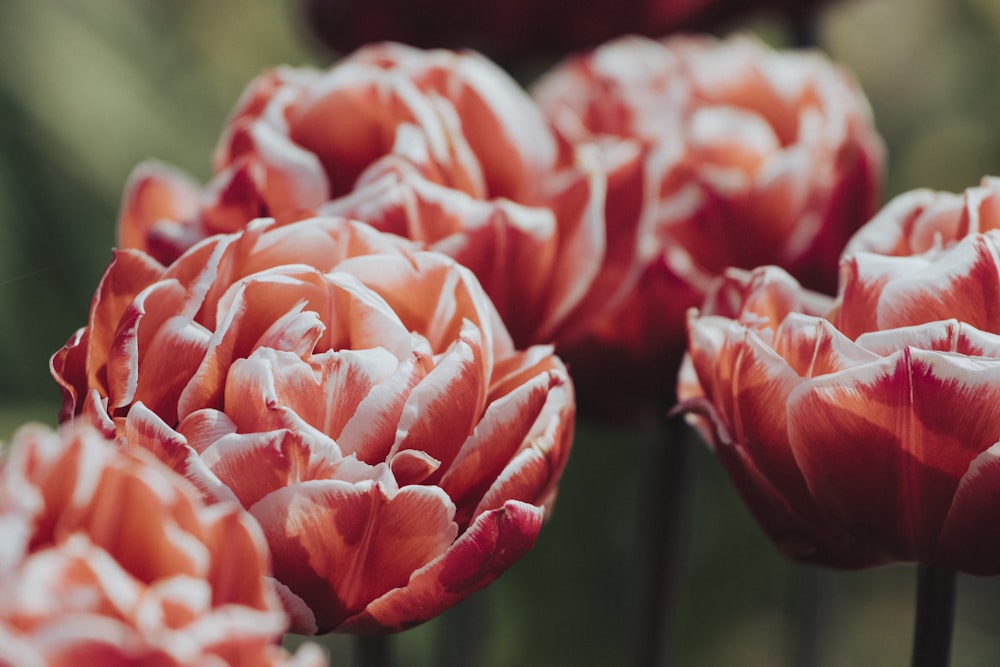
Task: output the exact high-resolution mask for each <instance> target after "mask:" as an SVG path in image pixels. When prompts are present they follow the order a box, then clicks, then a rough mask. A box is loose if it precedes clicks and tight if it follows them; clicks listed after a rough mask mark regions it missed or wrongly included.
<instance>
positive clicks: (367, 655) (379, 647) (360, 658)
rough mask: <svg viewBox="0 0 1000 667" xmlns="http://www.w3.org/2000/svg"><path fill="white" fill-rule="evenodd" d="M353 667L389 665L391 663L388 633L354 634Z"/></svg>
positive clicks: (382, 666) (383, 666)
mask: <svg viewBox="0 0 1000 667" xmlns="http://www.w3.org/2000/svg"><path fill="white" fill-rule="evenodd" d="M354 664H355V667H389V666H390V665H391V664H392V642H391V637H390V636H389V635H355V637H354Z"/></svg>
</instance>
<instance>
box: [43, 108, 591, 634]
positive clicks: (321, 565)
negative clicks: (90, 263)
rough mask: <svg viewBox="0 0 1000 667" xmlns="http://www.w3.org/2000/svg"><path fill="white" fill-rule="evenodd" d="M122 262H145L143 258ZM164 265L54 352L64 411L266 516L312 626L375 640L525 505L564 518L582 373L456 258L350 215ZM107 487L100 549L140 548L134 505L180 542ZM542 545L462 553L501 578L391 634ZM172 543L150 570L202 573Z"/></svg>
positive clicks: (212, 245) (217, 241)
mask: <svg viewBox="0 0 1000 667" xmlns="http://www.w3.org/2000/svg"><path fill="white" fill-rule="evenodd" d="M254 99H255V97H254V96H253V95H251V98H250V99H249V100H247V102H246V104H247V105H248V108H247V111H246V113H247V114H251V115H252V114H253V108H254V102H253V100H254ZM234 142H236V143H238V142H237V141H236V139H234ZM237 148H238V146H236V145H235V144H234V147H233V149H232V150H233V151H236V149H237ZM234 159H236V158H234ZM122 257H123V258H124V259H121V260H116V261H117V262H119V263H122V265H123V266H124V263H125V262H132V263H135V264H136V265H137V266H140V267H142V266H146V264H144V263H143V261H142V259H141V257H142V255H141V253H139V252H138V251H128V252H127V253H123V254H122ZM150 262H151V260H150ZM149 266H151V267H153V269H156V271H155V272H153V271H150V272H149V273H148V274H146V275H144V276H140V278H142V280H141V281H140V285H141V286H140V285H132V284H131V283H127V282H125V283H124V285H125V287H126V288H127V289H121V290H116V289H114V288H115V287H116V283H115V282H113V281H112V280H111V279H109V278H107V277H106V278H105V281H104V282H103V283H102V290H103V291H102V292H101V295H102V297H101V298H95V300H94V308H95V309H98V310H99V309H101V308H107V309H108V310H107V311H106V312H95V313H92V315H91V321H92V322H95V323H97V324H96V327H97V328H98V329H100V335H99V336H95V335H92V334H91V333H90V328H89V327H88V328H84V329H83V330H82V331H81V332H78V333H77V334H76V335H74V336H73V338H72V339H71V340H70V342H69V343H67V345H66V347H65V348H64V349H63V350H62V351H60V352H59V353H58V354H57V355H56V357H54V359H53V362H52V371H53V374H54V375H55V377H56V378H57V380H58V381H59V382H60V384H61V385H62V386H63V387H64V394H65V402H64V412H65V414H67V415H79V416H80V418H81V419H82V420H86V421H90V422H92V423H94V424H95V425H97V426H99V427H100V428H102V429H103V430H105V431H106V432H107V433H108V434H109V435H113V436H116V437H117V438H118V439H120V440H121V441H123V442H125V443H127V446H128V449H129V451H134V452H143V451H147V452H149V453H151V454H153V455H154V456H155V457H156V458H158V459H159V460H160V461H162V462H163V463H165V464H167V465H168V466H170V467H171V468H173V469H174V470H175V471H177V472H179V473H181V474H182V475H183V476H184V477H186V478H187V479H188V480H189V481H190V482H191V483H192V484H193V487H194V488H195V489H196V490H197V491H198V492H199V493H200V494H201V496H202V499H203V500H204V501H205V502H208V503H212V504H218V505H219V506H221V505H222V504H238V505H239V506H242V508H243V510H242V511H244V512H247V513H249V515H251V516H253V517H254V518H255V519H256V520H257V521H259V522H260V523H261V525H262V526H263V529H264V534H265V537H266V539H267V542H268V545H269V547H270V550H271V553H272V555H273V556H272V557H273V564H274V571H273V582H272V583H273V585H274V587H275V589H276V590H277V592H278V595H279V596H280V599H281V605H282V606H283V607H284V609H285V611H286V613H287V614H288V615H289V617H290V618H291V619H292V624H293V628H294V629H295V630H296V631H298V632H303V633H314V632H329V631H334V630H351V629H352V628H354V627H358V628H360V627H361V625H360V624H354V623H353V622H351V621H350V619H352V618H355V617H358V616H359V615H363V614H364V613H365V610H366V608H367V607H368V606H369V605H370V604H372V603H373V602H375V601H376V600H379V599H382V598H383V597H384V596H387V595H393V593H392V591H396V590H402V589H405V588H406V587H407V586H408V582H409V581H410V580H411V578H412V577H417V573H419V572H424V571H426V570H427V568H430V567H432V564H434V563H445V565H434V566H433V568H437V569H434V577H445V578H446V577H448V576H451V574H450V573H448V572H447V571H444V570H441V569H440V568H442V567H445V566H449V567H450V566H451V565H450V564H454V563H457V561H453V560H449V559H447V558H445V559H444V560H443V561H442V560H441V559H442V558H444V555H446V554H448V553H451V551H452V550H454V549H456V548H459V550H460V551H461V552H463V553H465V552H466V551H467V550H468V549H469V548H470V547H467V546H462V547H457V545H459V544H463V545H464V544H466V543H465V542H463V541H462V540H464V539H467V536H468V535H469V532H470V531H477V534H478V531H482V530H486V528H485V527H483V526H482V525H481V524H480V517H482V516H484V515H487V514H492V513H496V512H497V511H499V510H500V509H501V508H503V507H505V506H506V505H507V504H509V503H514V502H516V503H521V504H525V505H526V507H529V508H530V512H529V513H531V514H532V516H534V513H537V514H538V515H539V516H541V515H544V514H545V513H546V512H547V511H548V510H549V508H550V507H551V504H552V502H553V500H554V496H555V493H556V488H557V485H558V481H559V477H560V475H561V473H562V470H563V468H564V466H565V464H566V459H567V456H568V454H569V450H570V443H571V439H572V432H573V418H574V397H573V390H572V386H571V385H570V382H569V378H568V375H567V373H566V369H565V367H564V366H563V364H562V362H560V361H559V360H558V359H557V358H556V357H555V356H554V355H553V350H552V348H551V347H543V346H536V347H531V348H528V349H525V350H518V349H517V348H516V347H515V345H514V342H513V341H512V339H511V336H510V334H509V332H508V331H507V330H506V328H505V327H504V325H503V323H502V321H501V319H500V316H499V314H498V313H497V310H496V308H495V307H494V305H493V303H492V302H491V301H490V299H489V297H488V296H487V295H486V294H485V292H484V291H483V288H482V287H481V285H480V284H479V282H478V281H477V280H476V278H475V276H474V275H473V273H472V272H470V271H469V270H468V269H466V268H464V267H462V266H459V265H458V264H457V263H456V262H455V261H454V260H453V259H451V258H449V257H447V256H445V255H442V254H438V253H433V252H429V251H424V250H420V249H418V247H417V246H415V245H414V244H413V243H411V242H409V241H407V240H405V239H403V238H400V237H397V236H391V235H388V234H383V233H380V232H378V231H375V230H374V229H372V228H371V227H368V226H366V225H363V224H361V223H358V222H351V221H348V220H345V219H341V218H309V219H306V220H302V221H298V222H292V223H288V224H285V225H281V224H277V223H276V222H275V221H269V220H263V219H262V220H256V221H253V222H251V223H250V224H249V225H247V227H246V229H245V230H243V231H241V232H240V233H237V234H231V235H220V236H215V237H212V238H208V239H205V240H203V241H201V242H199V243H198V244H196V245H195V246H193V247H192V248H190V249H189V250H188V251H187V252H186V253H185V254H183V255H182V256H181V257H180V258H178V259H177V261H175V262H174V263H172V264H170V265H169V266H167V267H159V265H156V264H155V263H152V264H149ZM157 267H159V268H157ZM119 270H123V268H121V267H119V266H118V263H116V265H114V266H113V267H112V269H109V275H111V276H114V275H115V274H114V272H115V271H119ZM147 279H148V284H144V285H142V284H141V283H143V282H146V281H147ZM104 291H106V292H108V293H109V294H111V295H112V296H113V298H108V299H105V298H103V294H104ZM129 292H131V293H132V296H131V299H130V300H129V299H128V298H127V297H126V294H127V293H129ZM116 316H117V317H118V318H119V321H118V322H117V324H115V323H113V322H112V321H111V320H112V319H113V318H114V317H116ZM98 343H101V344H105V345H107V346H108V348H109V349H107V350H103V349H97V348H95V347H94V346H95V345H96V344H98ZM91 359H93V360H97V363H99V364H100V367H99V371H95V369H93V368H91V367H90V366H89V365H88V363H89V361H90V360H91ZM92 484H96V482H93V483H92ZM102 484H103V485H104V486H105V487H106V491H105V492H106V494H108V497H109V498H110V499H111V500H110V501H109V502H108V504H106V505H102V506H101V508H100V512H97V513H96V514H95V515H94V518H93V523H94V525H95V526H100V527H101V530H97V528H94V529H93V530H92V532H93V533H94V535H95V536H99V537H100V538H101V539H104V540H106V541H108V543H109V544H110V543H114V544H116V545H117V544H118V542H119V541H121V539H122V538H123V535H125V533H119V532H116V531H114V530H111V529H110V528H109V527H111V526H112V524H111V523H109V522H108V520H107V519H106V518H105V517H108V516H112V512H111V509H110V508H111V507H112V506H115V505H118V504H128V505H129V510H128V511H118V512H117V513H115V514H114V515H113V516H115V517H118V520H119V522H120V523H121V524H123V525H126V526H132V525H133V524H135V525H134V526H133V528H131V529H130V531H131V532H134V533H135V534H136V535H142V536H145V535H146V532H148V531H154V532H155V531H160V530H164V529H165V526H166V527H167V528H169V524H166V523H162V522H161V523H159V524H155V525H146V524H143V525H141V526H140V525H138V524H137V523H136V522H140V523H141V521H140V519H141V518H143V517H145V516H146V515H148V514H149V513H150V510H149V507H150V505H151V504H152V500H150V499H149V497H148V495H149V494H142V493H139V492H138V491H134V490H132V486H131V485H130V484H127V483H125V482H114V483H112V482H102ZM140 490H141V489H140ZM529 523H531V525H532V526H534V522H533V520H531V522H529ZM57 529H58V527H57V526H48V527H47V530H48V531H49V532H55V531H57ZM231 529H232V528H231V526H229V524H228V523H225V522H223V523H221V524H220V525H219V530H220V531H221V530H231ZM519 531H520V532H519ZM524 531H529V532H530V533H531V536H530V539H528V538H526V537H525V534H524ZM535 532H537V527H527V528H524V529H523V530H521V529H519V530H513V531H506V530H504V531H501V532H500V533H497V534H495V535H493V537H491V538H482V539H484V540H486V541H485V542H484V543H483V544H484V545H485V546H483V547H482V549H485V551H482V552H475V553H476V554H478V555H477V556H476V557H477V558H479V561H478V562H467V561H468V558H472V556H464V557H463V558H462V559H460V560H461V563H460V564H461V566H462V567H463V568H469V567H478V568H481V574H479V575H477V576H471V575H470V578H469V580H468V586H467V588H465V589H461V590H459V589H457V588H456V589H449V590H447V591H441V590H439V589H435V588H434V587H433V586H432V587H431V588H429V589H427V594H428V595H430V594H437V595H439V599H437V600H436V601H434V602H433V603H422V606H421V607H420V609H423V610H424V613H418V612H417V611H413V612H412V613H411V615H410V616H408V617H407V618H406V619H403V620H400V619H398V618H393V617H386V618H387V620H386V623H387V625H386V626H385V627H383V628H381V629H382V630H385V631H390V630H395V629H401V628H402V627H407V626H409V625H413V624H416V623H419V622H421V621H424V620H427V619H428V618H430V617H431V616H432V615H433V614H436V613H438V612H439V611H441V610H442V609H444V608H446V607H447V606H449V605H451V604H454V603H455V602H456V601H458V600H459V599H461V598H462V597H464V596H465V595H468V594H469V593H471V592H472V591H474V590H476V589H478V588H479V587H481V586H483V585H485V584H486V583H488V582H489V581H491V580H492V579H493V578H495V577H496V576H497V574H498V573H499V571H500V569H502V567H506V566H507V565H509V563H510V562H512V560H513V559H514V558H515V557H517V556H519V555H520V554H522V553H523V552H524V551H525V550H526V549H527V548H528V547H530V544H531V543H533V541H534V533H535ZM157 534H158V533H157ZM95 539H96V537H95ZM220 539H221V538H220ZM225 539H230V538H228V537H227V538H225ZM232 539H233V540H234V541H238V539H239V536H233V537H232ZM469 539H472V538H469ZM474 539H476V540H479V539H480V538H479V537H475V538H474ZM507 539H509V540H511V543H509V544H508V543H507V542H506V541H505V540H507ZM151 541H153V540H152V538H147V539H144V540H143V542H151ZM99 544H101V545H103V544H104V543H103V542H101V543H99ZM184 544H187V543H184ZM168 546H171V548H168V547H167V546H164V547H163V548H161V549H160V550H159V551H160V552H161V556H160V557H159V558H155V559H147V560H146V561H143V562H142V567H143V568H146V569H147V570H151V571H156V568H159V567H165V566H166V564H169V563H172V564H173V566H174V567H175V568H180V567H181V566H182V565H183V564H185V563H187V570H185V571H184V574H185V575H186V576H191V573H192V572H194V571H195V570H197V567H200V566H199V565H198V563H200V562H201V561H200V560H199V559H200V558H201V556H199V555H198V553H201V552H198V549H195V550H194V551H192V552H190V553H189V552H188V551H185V550H184V549H183V548H181V547H182V546H184V545H181V546H177V545H173V544H172V543H171V545H168ZM196 546H197V545H196ZM122 549H123V553H126V554H128V555H129V557H130V558H131V557H132V552H131V551H129V550H127V549H125V548H124V547H122ZM195 552H198V553H195ZM252 564H253V563H252V562H251V563H250V565H252ZM454 566H455V567H458V564H455V565H454ZM135 567H136V569H138V567H139V566H135ZM232 567H233V569H234V572H233V574H231V575H230V574H226V572H225V571H223V569H222V568H219V569H216V570H212V573H211V581H212V582H216V583H217V584H218V585H219V586H220V587H222V588H224V590H225V593H224V594H225V595H226V596H232V595H235V594H236V590H235V589H234V588H233V586H234V585H235V583H234V582H235V581H236V578H235V577H237V570H236V566H235V565H233V566H232ZM248 567H249V565H248ZM238 571H239V572H242V574H239V576H250V575H248V574H246V571H245V568H243V569H240V570H238ZM144 572H145V570H144ZM145 578H146V579H150V578H153V577H152V575H149V574H148V573H147V575H146V577H145ZM269 581H271V580H270V579H269ZM420 585H421V586H424V584H420ZM178 590H180V589H179V588H178V589H174V588H169V589H164V591H163V598H162V599H163V606H165V607H169V608H170V609H174V607H176V605H175V604H174V602H173V600H174V598H175V597H176V595H180V596H181V597H183V595H182V594H180V593H177V591H178ZM219 595H220V596H221V595H223V593H219ZM191 596H193V597H192V599H195V598H196V597H197V596H196V594H195V593H194V592H192V593H191ZM151 608H152V611H150V612H148V613H149V614H151V615H153V616H156V615H157V614H160V611H159V609H160V607H158V606H156V605H153V607H151ZM168 611H169V610H168ZM164 613H166V612H164ZM178 613H181V612H178ZM185 613H186V612H185ZM234 622H236V621H234ZM372 622H374V621H369V622H368V625H365V628H366V631H372V628H371V626H370V624H371V623H372ZM206 632H208V631H206ZM210 634H211V633H210ZM213 636H214V635H213ZM212 641H213V642H215V641H219V642H221V644H220V646H221V645H222V644H226V645H227V646H228V644H227V643H226V641H225V639H224V637H222V636H221V635H218V636H214V638H213V639H212ZM220 650H221V649H220ZM227 650H228V649H227Z"/></svg>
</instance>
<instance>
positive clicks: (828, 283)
mask: <svg viewBox="0 0 1000 667" xmlns="http://www.w3.org/2000/svg"><path fill="white" fill-rule="evenodd" d="M535 97H536V99H537V100H538V101H539V104H540V105H541V107H542V109H543V111H544V112H545V113H546V115H547V116H548V117H549V118H550V119H551V121H552V122H553V124H554V125H555V127H556V128H557V129H558V130H559V132H560V133H561V135H562V136H564V137H565V138H566V139H567V140H568V141H570V142H572V143H580V142H592V141H595V140H600V139H602V138H607V137H616V138H619V139H621V140H630V141H633V142H637V143H638V144H639V145H641V147H642V152H643V162H644V171H645V189H644V190H643V191H641V192H640V193H639V194H637V195H635V196H634V197H633V198H631V199H629V200H628V201H631V202H632V204H633V205H632V208H631V209H627V210H615V209H614V208H612V207H610V206H609V208H608V212H607V225H608V230H609V231H608V234H609V236H610V235H613V234H614V233H615V230H616V229H618V228H619V227H620V226H623V225H624V226H625V227H626V229H628V228H629V227H628V226H629V225H631V224H634V223H632V222H631V219H632V218H633V217H634V216H636V215H638V216H639V217H641V219H642V222H641V225H642V228H641V229H640V232H639V235H640V238H639V243H640V252H641V253H642V256H641V257H640V259H639V261H640V263H641V265H642V270H643V275H642V278H641V280H640V282H639V287H638V288H637V289H636V290H634V291H633V293H632V295H631V296H630V297H629V298H628V299H627V300H626V301H625V302H624V303H622V304H620V305H619V306H618V307H616V308H613V309H611V310H609V311H607V312H606V313H605V314H604V315H602V316H600V320H599V321H598V322H597V323H596V324H594V325H593V328H592V329H591V332H590V335H589V337H588V338H587V340H584V341H581V342H580V343H579V344H576V345H575V349H567V350H566V352H565V353H566V355H567V357H568V358H569V359H571V360H572V361H573V367H574V374H575V375H576V373H577V372H580V373H583V372H586V371H587V369H588V367H591V366H595V367H597V368H598V369H599V370H600V369H603V370H600V372H603V373H615V374H616V375H620V374H621V373H623V372H625V371H626V370H629V371H631V373H632V374H634V375H636V377H637V384H638V385H640V386H641V387H643V388H645V389H647V390H650V391H657V389H656V387H659V386H661V385H662V377H663V375H664V374H669V373H668V372H667V371H668V370H670V369H672V368H674V367H675V365H676V363H677V361H678V360H679V357H680V355H681V354H682V351H683V346H684V340H685V337H684V320H685V318H684V313H685V312H686V310H687V309H688V308H690V307H692V306H698V305H700V304H701V302H702V300H703V299H704V297H705V293H706V290H707V289H708V286H709V284H710V283H711V281H712V279H713V278H714V277H715V276H718V275H720V274H721V273H722V272H723V271H724V270H725V269H726V268H727V267H730V266H735V267H743V268H753V267H755V266H759V265H764V264H776V265H779V266H782V267H784V268H786V269H787V270H788V271H790V272H791V273H792V275H794V276H796V277H797V278H798V279H800V280H801V281H802V282H803V284H805V285H806V286H807V287H809V288H812V289H818V290H823V291H830V292H832V291H833V290H834V289H835V286H836V274H837V259H838V257H839V254H840V251H841V249H842V248H843V246H844V244H845V243H846V241H847V239H848V238H849V237H850V235H851V234H852V233H853V232H854V231H855V230H856V229H857V228H858V227H860V226H861V224H862V223H864V222H865V221H866V220H867V219H868V218H869V217H870V216H871V215H872V213H874V211H875V208H876V206H877V204H878V198H879V181H880V172H881V167H882V159H883V156H882V153H883V150H882V144H881V141H880V139H879V137H878V135H877V134H876V132H875V130H874V128H873V126H872V121H871V114H870V110H869V108H868V104H867V102H866V100H865V98H864V96H863V95H862V94H861V92H860V90H859V89H858V87H857V86H856V85H855V83H854V82H853V81H852V80H851V79H850V78H849V77H848V76H847V75H846V74H845V73H844V72H843V71H841V70H840V69H838V68H836V67H834V66H832V65H831V64H830V63H829V62H828V61H827V60H825V59H824V58H823V57H821V56H820V55H818V54H810V53H794V52H775V51H772V50H770V49H769V48H767V47H766V46H765V45H763V44H762V43H760V42H757V41H754V40H752V39H751V38H748V37H735V38H730V39H726V40H715V39H712V38H708V37H675V38H671V39H666V40H663V41H652V40H649V39H644V38H638V37H632V38H624V39H620V40H618V41H614V42H611V43H609V44H606V45H604V46H602V47H600V48H598V49H597V50H595V51H593V52H591V53H588V54H585V55H582V56H578V57H575V58H571V59H569V60H568V61H566V62H565V63H564V64H562V65H561V66H559V67H557V68H556V69H555V70H553V71H552V72H550V73H549V74H548V75H547V76H546V77H544V78H543V79H542V80H541V81H540V82H539V84H538V85H537V87H536V89H535ZM609 200H611V201H614V200H615V199H614V193H613V192H611V193H609ZM621 200H622V198H618V201H621ZM578 379H579V376H578Z"/></svg>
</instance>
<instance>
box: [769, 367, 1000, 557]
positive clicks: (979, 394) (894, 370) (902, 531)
mask: <svg viewBox="0 0 1000 667" xmlns="http://www.w3.org/2000/svg"><path fill="white" fill-rule="evenodd" d="M998 401H1000V363H997V362H995V361H992V360H986V359H982V358H977V359H973V358H969V357H961V356H956V355H951V354H947V353H938V352H925V351H921V350H916V349H912V348H905V349H903V350H902V351H901V352H899V353H898V354H896V355H893V356H892V357H888V358H886V359H885V360H884V361H881V362H878V363H872V364H869V365H866V366H863V367H859V368H856V369H852V370H849V371H844V372H842V373H835V374H832V375H827V376H824V377H821V378H816V379H814V380H812V381H811V382H810V383H808V384H806V385H803V386H802V387H800V388H799V389H798V390H797V391H795V392H794V394H793V395H792V396H791V397H789V399H788V414H789V437H790V440H791V442H792V447H793V449H794V452H795V458H796V460H797V461H798V462H799V464H800V465H801V467H802V473H803V474H804V475H805V477H806V480H807V482H808V484H809V489H810V491H811V492H812V493H813V495H814V497H815V498H816V500H817V502H818V503H819V504H820V505H821V506H822V507H823V508H824V509H825V510H826V511H828V512H829V513H831V514H832V515H833V516H834V517H835V518H836V520H838V521H839V522H842V523H843V524H844V526H845V528H846V529H847V530H848V531H849V532H850V533H851V534H853V535H855V536H857V537H858V539H860V540H870V542H871V544H873V545H885V548H887V549H888V550H889V553H890V554H891V555H892V556H893V557H895V558H898V559H903V560H923V561H927V560H929V559H930V558H932V557H933V554H934V550H935V547H936V544H937V539H938V533H939V531H940V530H941V526H942V522H943V521H944V518H945V515H946V513H947V512H948V508H949V506H950V505H951V501H952V495H953V494H954V492H955V489H956V487H957V486H958V482H959V480H960V479H961V478H962V476H963V475H965V473H966V470H967V469H968V467H969V464H970V463H971V461H972V460H973V459H974V458H975V457H976V456H977V455H978V454H979V452H981V451H983V450H984V449H986V448H987V447H989V446H990V445H991V444H993V443H994V442H995V441H996V437H997V433H1000V412H998V411H996V410H994V409H992V407H991V406H993V405H995V404H996V403H997V402H998Z"/></svg>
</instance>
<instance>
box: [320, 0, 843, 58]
mask: <svg viewBox="0 0 1000 667" xmlns="http://www.w3.org/2000/svg"><path fill="white" fill-rule="evenodd" d="M303 4H304V9H305V14H306V17H307V19H306V20H307V22H308V25H309V27H310V28H311V29H312V31H313V33H314V34H315V35H316V36H317V37H318V38H319V39H320V40H321V41H322V42H323V43H324V44H326V45H327V46H328V47H329V48H331V49H333V50H334V51H336V52H340V53H343V52H346V51H350V50H353V49H355V48H357V47H359V46H362V45H364V44H366V43H368V42H376V41H382V40H387V39H391V40H395V41H400V42H405V43H407V44H411V45H413V46H419V47H424V48H430V47H447V48H462V47H471V48H475V49H477V50H480V51H483V52H484V53H487V54H489V55H490V56H491V57H494V58H498V59H500V60H501V61H503V62H506V61H514V60H516V59H521V60H522V61H525V60H530V59H532V58H542V57H552V56H556V57H559V56H564V55H566V54H567V53H569V52H570V51H575V50H578V49H583V48H590V47H594V46H597V45H598V44H600V43H601V42H604V41H607V40H609V39H612V38H614V37H618V36H621V35H626V34H630V33H635V34H641V35H647V36H649V37H661V36H663V35H666V34H667V33H671V32H692V31H702V30H709V29H712V28H716V27H719V26H726V25H730V24H732V23H733V22H734V21H735V20H737V19H739V18H741V17H742V16H744V15H745V14H748V13H750V12H751V11H753V10H759V9H764V10H777V11H780V12H782V13H784V14H788V15H792V16H799V15H802V14H805V13H807V12H812V11H815V9H816V7H817V6H819V5H822V4H825V2H824V1H823V0H626V1H624V2H607V1H606V0H601V1H595V0H582V1H581V2H573V3H568V2H565V0H534V1H533V2H529V1H528V0H514V1H508V2H498V1H497V0H486V1H484V2H476V3H469V2H464V1H463V0H420V2H406V1H403V0H364V1H362V0H304V1H303Z"/></svg>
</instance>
